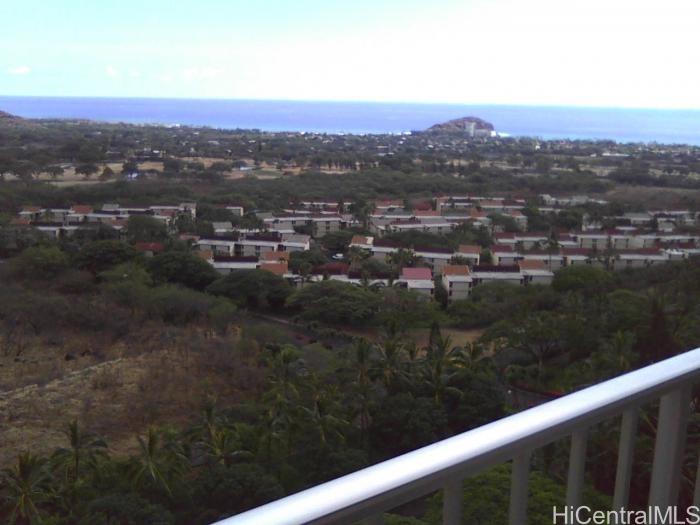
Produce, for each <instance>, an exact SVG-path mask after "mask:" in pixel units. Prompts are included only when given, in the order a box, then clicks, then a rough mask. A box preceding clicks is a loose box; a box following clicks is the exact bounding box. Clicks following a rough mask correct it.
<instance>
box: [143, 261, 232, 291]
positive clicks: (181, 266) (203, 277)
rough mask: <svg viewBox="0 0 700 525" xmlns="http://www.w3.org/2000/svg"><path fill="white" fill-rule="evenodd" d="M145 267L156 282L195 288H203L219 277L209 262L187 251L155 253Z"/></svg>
mask: <svg viewBox="0 0 700 525" xmlns="http://www.w3.org/2000/svg"><path fill="white" fill-rule="evenodd" d="M147 268H148V271H149V272H150V273H151V275H152V276H153V280H154V281H155V282H156V283H177V284H182V285H184V286H187V287H189V288H194V289H195V290H204V289H205V288H206V287H207V286H209V285H210V284H211V283H213V282H214V281H215V280H216V279H217V278H218V277H219V274H218V272H217V271H216V270H215V269H214V267H213V266H212V265H211V264H209V263H208V262H206V261H205V260H204V259H201V258H200V257H197V256H196V255H193V254H191V253H188V252H166V253H162V254H160V255H156V256H155V257H153V258H152V259H150V260H149V261H148V264H147Z"/></svg>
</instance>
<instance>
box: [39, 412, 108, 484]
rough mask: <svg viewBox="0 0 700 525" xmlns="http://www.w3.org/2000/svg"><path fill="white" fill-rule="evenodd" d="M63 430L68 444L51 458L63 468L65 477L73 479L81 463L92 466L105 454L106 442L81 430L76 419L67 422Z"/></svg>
mask: <svg viewBox="0 0 700 525" xmlns="http://www.w3.org/2000/svg"><path fill="white" fill-rule="evenodd" d="M63 432H64V434H65V435H66V437H67V438H68V443H69V445H70V446H69V448H59V449H58V450H56V452H54V454H53V458H52V459H53V460H54V462H55V463H56V465H58V466H60V467H63V468H64V469H65V474H66V478H68V479H72V480H74V481H75V480H77V479H78V478H79V477H80V473H81V465H85V464H87V465H88V466H94V465H95V463H96V462H97V461H98V459H100V458H105V457H106V456H107V452H106V449H107V443H105V442H104V440H102V439H100V438H99V437H98V436H97V435H95V434H92V433H90V432H84V431H82V430H81V429H80V427H79V426H78V422H77V421H72V422H71V423H68V425H67V427H66V429H65V430H64V431H63Z"/></svg>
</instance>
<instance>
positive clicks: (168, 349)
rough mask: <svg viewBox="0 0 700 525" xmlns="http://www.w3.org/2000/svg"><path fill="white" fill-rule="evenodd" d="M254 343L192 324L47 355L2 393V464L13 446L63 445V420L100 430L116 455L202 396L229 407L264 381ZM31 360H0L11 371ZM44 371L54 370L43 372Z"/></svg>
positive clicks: (192, 413)
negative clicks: (61, 358)
mask: <svg viewBox="0 0 700 525" xmlns="http://www.w3.org/2000/svg"><path fill="white" fill-rule="evenodd" d="M259 352H260V348H259V346H256V343H255V342H251V341H246V342H245V343H243V342H241V341H240V338H239V337H237V336H236V335H229V336H226V337H220V336H214V335H212V334H208V333H200V332H198V331H197V330H190V331H189V332H188V333H187V334H184V333H178V334H176V335H172V334H168V335H167V336H165V337H163V338H159V339H158V340H157V341H155V340H153V339H151V340H148V338H147V337H144V342H143V344H142V345H120V347H119V348H115V349H113V350H111V351H109V352H107V353H108V354H110V355H112V356H113V355H116V354H121V355H120V356H118V357H114V358H112V359H108V360H104V361H102V362H97V363H95V359H94V358H88V357H85V358H76V359H75V361H76V362H77V363H76V362H74V361H73V360H71V361H70V362H67V363H65V364H63V365H62V366H59V364H58V363H57V362H56V361H55V360H51V359H48V358H47V359H46V363H47V365H46V367H43V368H41V367H40V368H41V370H43V372H42V374H41V377H39V376H40V374H36V375H31V374H29V372H28V370H25V373H24V375H22V378H23V379H22V380H21V383H24V384H22V385H21V386H17V387H15V388H12V389H7V388H6V386H7V384H8V382H7V377H6V378H5V380H6V381H5V389H4V391H2V392H0V443H2V447H0V467H2V466H6V465H8V464H9V463H11V462H13V461H14V460H15V458H16V456H17V454H18V453H20V452H21V451H24V450H31V451H32V452H33V453H37V454H44V453H49V452H51V451H53V450H54V449H55V448H56V447H61V446H65V445H66V438H65V436H64V434H63V429H65V427H66V424H67V423H68V422H70V421H72V420H78V422H79V423H80V424H81V426H83V427H85V428H88V429H89V430H91V431H93V432H97V433H98V434H99V435H101V436H103V437H104V438H105V439H106V440H107V442H108V443H109V446H110V452H111V453H112V454H115V455H124V454H129V453H131V452H133V451H135V450H136V447H137V440H136V436H137V435H139V434H143V433H144V432H145V431H146V429H147V428H148V427H149V426H150V425H154V424H168V425H173V426H175V427H179V426H182V425H185V424H186V423H187V422H188V421H190V420H191V419H192V418H193V417H196V416H197V414H198V413H199V412H200V410H201V408H202V406H203V405H204V404H205V402H206V401H207V400H211V399H216V400H218V402H219V404H221V405H222V406H228V405H230V404H232V403H236V402H239V401H241V400H242V399H245V398H246V397H247V396H249V395H253V394H254V392H256V391H257V389H258V388H259V386H260V384H261V382H262V381H263V380H264V377H265V373H264V370H261V369H260V368H259V367H258V363H257V355H258V354H259ZM28 359H29V360H33V361H36V363H34V364H32V363H30V362H29V363H16V362H14V361H13V362H12V363H13V366H12V367H9V366H4V367H3V369H5V373H6V374H7V369H9V368H13V369H14V370H15V371H17V370H20V369H28V368H31V366H34V367H36V366H37V364H42V363H43V362H44V361H41V360H39V359H37V357H36V354H35V355H34V356H33V357H31V358H29V357H28ZM46 370H49V371H50V372H51V374H52V376H46V375H45V373H46Z"/></svg>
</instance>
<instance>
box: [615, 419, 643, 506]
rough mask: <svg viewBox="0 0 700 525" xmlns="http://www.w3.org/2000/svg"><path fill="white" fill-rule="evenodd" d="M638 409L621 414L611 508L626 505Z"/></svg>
mask: <svg viewBox="0 0 700 525" xmlns="http://www.w3.org/2000/svg"><path fill="white" fill-rule="evenodd" d="M638 421H639V409H638V408H636V407H634V408H629V409H627V410H625V412H624V413H623V414H622V426H621V428H620V444H619V448H618V454H617V474H616V476H615V495H614V496H613V506H612V508H613V510H619V509H622V508H623V507H626V506H627V503H628V502H629V497H630V482H631V481H632V463H633V462H634V442H635V440H636V439H637V423H638Z"/></svg>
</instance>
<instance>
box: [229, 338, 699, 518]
mask: <svg viewBox="0 0 700 525" xmlns="http://www.w3.org/2000/svg"><path fill="white" fill-rule="evenodd" d="M698 380H700V349H696V350H692V351H690V352H686V353H684V354H681V355H678V356H675V357H672V358H670V359H667V360H665V361H662V362H660V363H656V364H653V365H650V366H647V367H645V368H642V369H640V370H636V371H634V372H630V373H628V374H625V375H622V376H619V377H616V378H614V379H611V380H609V381H605V382H604V383H600V384H598V385H595V386H592V387H589V388H586V389H584V390H580V391H578V392H575V393H573V394H570V395H567V396H564V397H562V398H559V399H557V400H555V401H550V402H549V403H545V404H543V405H540V406H538V407H535V408H531V409H529V410H525V411H523V412H520V413H518V414H515V415H513V416H509V417H506V418H503V419H500V420H498V421H495V422H493V423H490V424H488V425H484V426H482V427H479V428H476V429H474V430H470V431H469V432H465V433H463V434H460V435H458V436H454V437H451V438H449V439H445V440H443V441H439V442H437V443H434V444H432V445H429V446H426V447H423V448H421V449H418V450H415V451H413V452H409V453H407V454H404V455H402V456H398V457H396V458H393V459H390V460H388V461H384V462H383V463H379V464H377V465H374V466H371V467H368V468H366V469H363V470H360V471H358V472H354V473H352V474H348V475H347V476H343V477H342V478H338V479H335V480H333V481H329V482H328V483H324V484H322V485H318V486H316V487H313V488H310V489H308V490H304V491H302V492H299V493H297V494H293V495H291V496H288V497H286V498H283V499H280V500H277V501H274V502H272V503H269V504H267V505H263V506H262V507H259V508H257V509H253V510H250V511H247V512H244V513H242V514H238V515H237V516H234V517H231V518H228V519H225V520H222V521H220V522H218V524H217V525H299V524H302V523H314V524H318V523H334V524H347V523H353V522H355V521H358V520H361V519H366V520H367V521H368V522H369V523H371V524H379V523H382V513H383V512H384V511H386V510H389V509H391V508H394V507H396V506H397V505H401V504H403V503H406V502H408V501H411V500H413V499H416V498H418V497H421V496H423V495H426V494H428V493H430V492H432V491H434V490H437V489H442V490H443V491H444V497H443V523H445V524H449V525H456V524H458V523H460V516H461V511H462V480H463V479H464V478H465V477H467V476H471V475H474V474H476V473H478V472H479V471H481V470H483V469H486V468H490V467H493V466H496V465H498V464H500V463H503V462H506V461H509V460H512V461H513V469H512V479H511V493H510V514H509V516H510V518H509V520H510V524H511V525H523V524H525V523H527V516H526V509H527V493H528V477H529V471H530V456H531V454H532V451H533V450H535V449H537V448H540V447H542V446H544V445H546V444H548V443H551V442H553V441H555V440H557V439H560V438H563V437H566V436H569V435H570V436H571V451H570V458H569V473H568V481H567V491H566V502H565V504H566V505H572V506H577V505H579V504H580V503H581V497H582V492H583V485H584V470H585V462H586V442H587V433H588V429H589V428H590V427H591V426H592V425H594V424H596V423H598V422H600V421H602V420H604V419H607V418H611V417H615V416H619V415H621V416H622V427H621V433H620V442H619V454H618V462H617V477H616V481H615V493H614V497H613V507H614V508H615V509H619V508H622V507H625V506H626V505H627V501H628V497H629V489H630V478H631V473H632V460H633V453H634V444H635V438H636V433H637V419H638V411H639V408H640V406H641V405H643V404H645V403H648V402H650V401H654V400H656V399H659V398H660V399H661V402H660V405H659V420H658V425H657V435H656V445H655V449H654V460H653V467H652V476H651V488H650V491H649V505H653V506H660V507H662V508H665V507H667V506H669V505H673V504H674V503H675V502H676V501H677V499H678V492H679V485H680V477H681V468H682V461H683V454H684V449H685V443H686V426H687V421H688V417H689V414H690V405H691V387H692V385H693V383H694V382H696V381H698ZM698 474H699V475H700V469H699V471H698ZM699 478H700V476H699ZM695 504H696V505H697V504H700V483H699V482H697V481H696V488H695Z"/></svg>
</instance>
